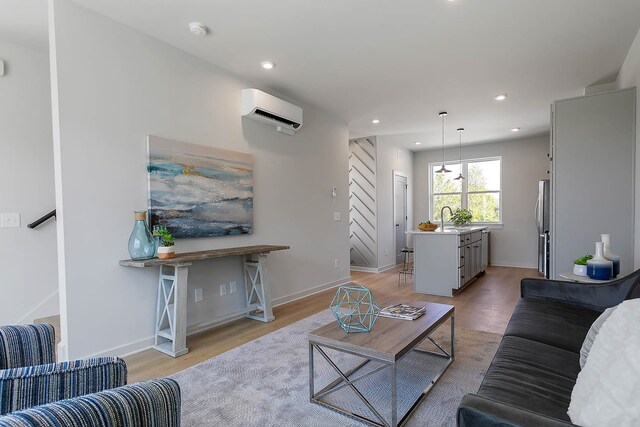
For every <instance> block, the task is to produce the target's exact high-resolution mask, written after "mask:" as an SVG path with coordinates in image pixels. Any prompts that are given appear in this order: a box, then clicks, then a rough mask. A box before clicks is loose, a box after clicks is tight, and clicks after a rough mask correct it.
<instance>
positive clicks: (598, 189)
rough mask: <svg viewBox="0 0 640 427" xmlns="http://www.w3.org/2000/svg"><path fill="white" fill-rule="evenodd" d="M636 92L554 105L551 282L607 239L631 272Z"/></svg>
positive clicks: (584, 98) (622, 263) (618, 92)
mask: <svg viewBox="0 0 640 427" xmlns="http://www.w3.org/2000/svg"><path fill="white" fill-rule="evenodd" d="M635 97H636V92H635V88H633V89H626V90H620V91H614V92H606V93H601V94H595V95H589V96H582V97H578V98H572V99H564V100H560V101H556V102H555V103H554V104H553V105H552V116H551V117H552V119H551V122H552V131H551V159H552V161H551V164H552V166H551V174H552V175H551V177H552V179H551V197H552V201H551V206H552V209H551V277H553V278H556V279H557V278H558V275H559V274H560V273H563V272H569V271H571V269H572V267H573V260H574V259H575V258H578V257H580V256H582V255H584V254H585V253H594V251H595V248H594V242H596V241H599V240H600V234H601V233H609V234H611V241H612V250H613V251H614V252H615V253H617V254H618V255H620V256H621V274H623V275H624V274H628V273H630V272H631V271H633V236H634V167H635V165H634V158H635V117H636V113H635V105H636V101H635Z"/></svg>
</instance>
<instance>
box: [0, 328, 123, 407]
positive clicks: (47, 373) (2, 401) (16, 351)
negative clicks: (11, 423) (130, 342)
mask: <svg viewBox="0 0 640 427" xmlns="http://www.w3.org/2000/svg"><path fill="white" fill-rule="evenodd" d="M126 383H127V365H126V364H125V363H124V360H122V359H120V358H117V357H96V358H91V359H83V360H73V361H68V362H61V363H55V334H54V330H53V326H51V325H46V324H41V325H16V326H0V415H2V414H6V413H9V412H14V411H19V410H22V409H26V408H31V407H33V406H38V405H44V404H46V403H50V402H56V401H58V400H62V399H68V398H71V397H76V396H83V395H85V394H89V393H95V392H98V391H102V390H107V389H110V388H115V387H120V386H123V385H125V384H126Z"/></svg>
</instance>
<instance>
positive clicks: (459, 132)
mask: <svg viewBox="0 0 640 427" xmlns="http://www.w3.org/2000/svg"><path fill="white" fill-rule="evenodd" d="M456 130H457V131H458V135H460V139H459V143H458V146H459V147H460V175H458V177H457V178H453V179H456V180H463V179H464V176H462V132H464V128H458V129H456Z"/></svg>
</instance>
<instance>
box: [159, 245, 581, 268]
mask: <svg viewBox="0 0 640 427" xmlns="http://www.w3.org/2000/svg"><path fill="white" fill-rule="evenodd" d="M175 256H176V247H175V246H160V247H159V248H158V258H160V259H171V258H173V257H175ZM585 271H586V270H585ZM585 274H586V273H585Z"/></svg>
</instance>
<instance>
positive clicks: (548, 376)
mask: <svg viewBox="0 0 640 427" xmlns="http://www.w3.org/2000/svg"><path fill="white" fill-rule="evenodd" d="M579 361H580V355H579V354H578V353H574V352H571V351H568V350H563V349H560V348H556V347H553V346H550V345H548V344H543V343H540V342H537V341H531V340H528V339H525V338H521V337H514V336H505V337H504V338H503V339H502V342H501V343H500V347H499V348H498V351H497V353H496V355H495V357H494V359H493V362H492V363H491V366H490V367H489V371H488V372H487V375H486V376H485V378H484V380H483V382H482V385H481V386H480V389H479V390H478V393H477V394H478V395H479V396H482V397H486V398H489V399H493V400H496V401H498V402H501V403H505V404H508V405H513V406H516V407H518V408H523V409H527V410H529V411H533V412H536V413H539V414H542V415H546V416H549V417H552V418H557V419H561V420H565V421H569V416H568V415H567V408H568V407H569V402H570V400H571V391H572V390H573V386H574V385H575V382H576V378H577V377H578V373H579V372H580V363H579Z"/></svg>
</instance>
